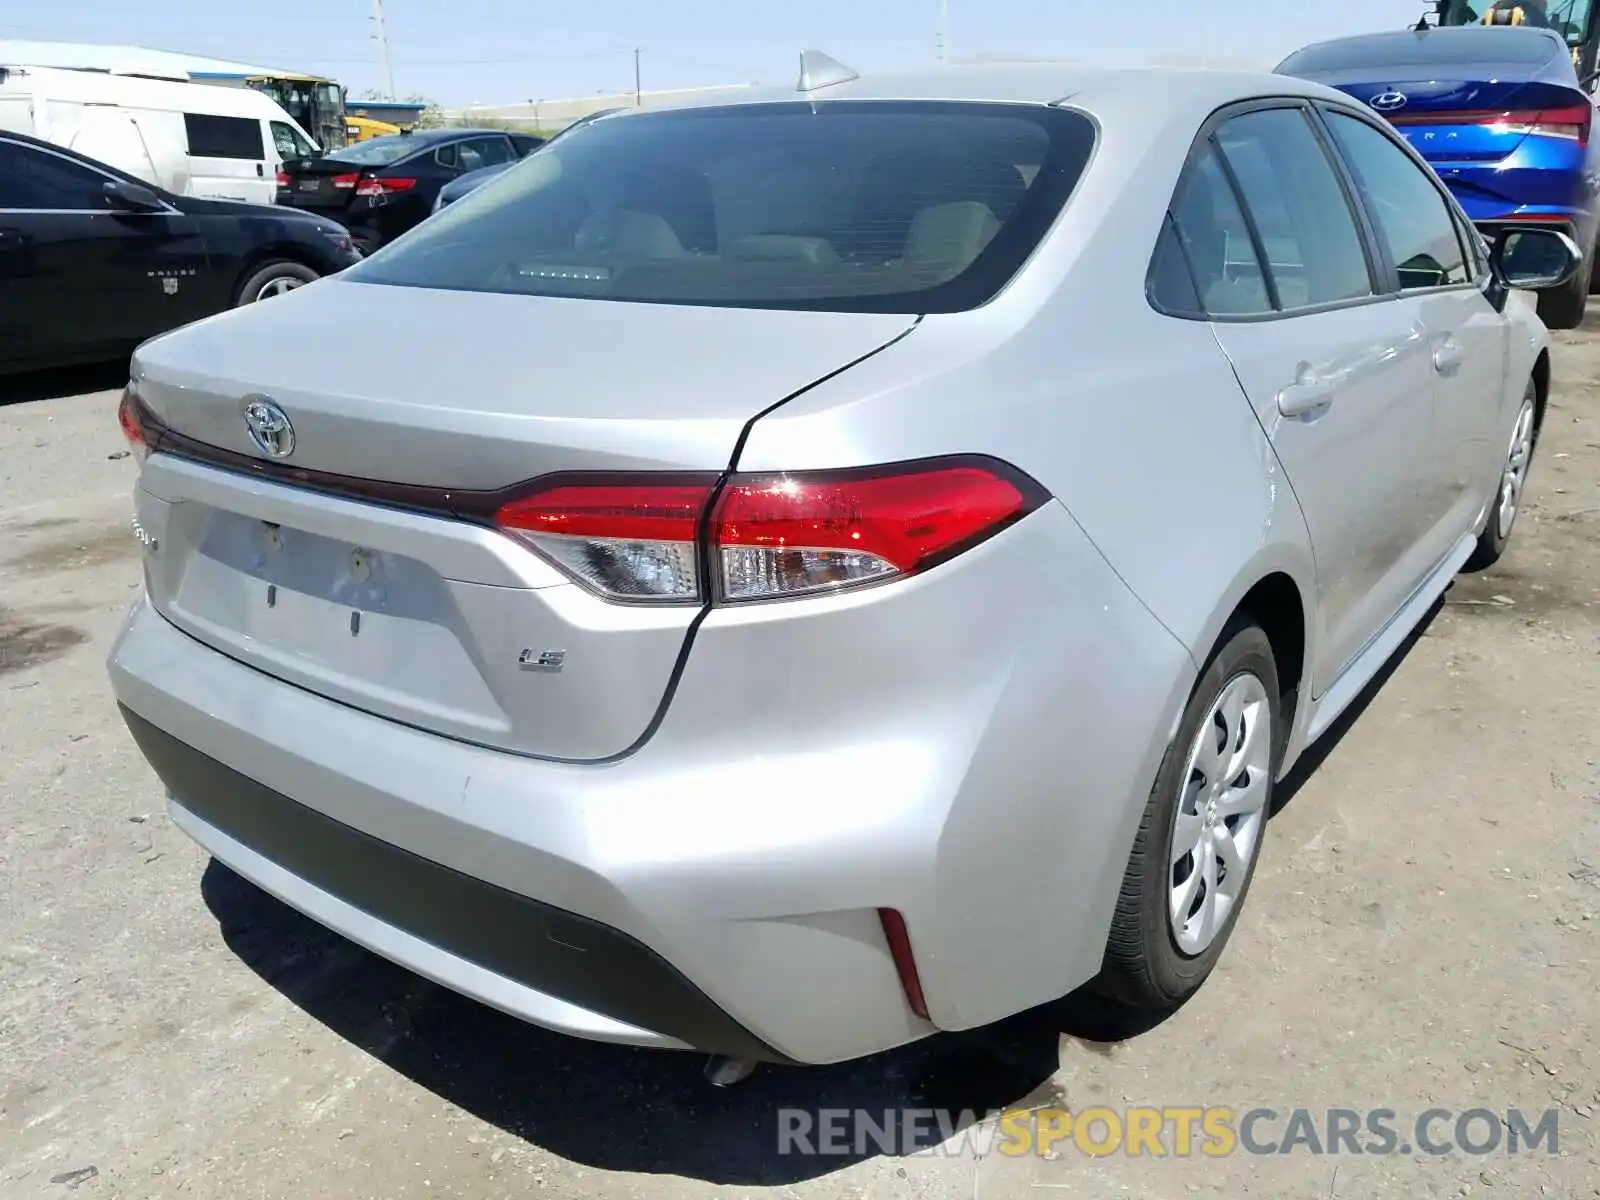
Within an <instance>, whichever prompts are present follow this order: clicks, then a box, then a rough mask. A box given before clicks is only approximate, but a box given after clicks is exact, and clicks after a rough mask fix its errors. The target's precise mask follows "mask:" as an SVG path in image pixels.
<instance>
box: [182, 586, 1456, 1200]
mask: <svg viewBox="0 0 1600 1200" xmlns="http://www.w3.org/2000/svg"><path fill="white" fill-rule="evenodd" d="M1441 608H1442V602H1441V604H1440V605H1436V606H1435V607H1434V609H1433V610H1432V611H1431V612H1430V613H1429V614H1428V616H1427V617H1426V618H1424V620H1423V621H1422V623H1421V624H1420V625H1419V627H1418V629H1417V630H1416V631H1415V632H1414V633H1413V634H1412V636H1411V637H1410V638H1408V640H1407V641H1406V642H1405V643H1404V644H1403V645H1402V646H1401V647H1400V649H1399V650H1398V651H1397V652H1396V653H1395V655H1394V656H1393V658H1392V659H1391V660H1390V661H1389V663H1388V664H1387V665H1386V666H1385V667H1384V669H1383V670H1382V671H1381V672H1379V674H1378V677H1377V678H1376V679H1374V680H1373V681H1372V683H1371V684H1369V685H1368V687H1367V688H1366V689H1365V690H1364V691H1363V692H1362V694H1361V696H1360V697H1359V698H1358V699H1357V701H1356V702H1355V703H1354V704H1353V705H1352V706H1351V708H1350V710H1349V711H1348V712H1347V713H1345V714H1344V716H1342V717H1341V719H1340V720H1339V721H1338V722H1337V723H1336V724H1335V725H1334V727H1333V728H1332V729H1331V730H1330V731H1329V733H1328V735H1327V737H1325V738H1324V739H1323V740H1322V741H1321V742H1320V743H1319V744H1318V746H1317V748H1316V750H1315V751H1314V752H1312V753H1309V754H1308V755H1307V756H1306V757H1305V758H1304V759H1303V760H1302V762H1301V763H1300V764H1298V765H1297V766H1296V768H1295V770H1294V771H1293V772H1292V773H1291V774H1290V776H1289V777H1288V778H1287V779H1286V780H1285V782H1284V784H1283V785H1282V786H1281V787H1280V789H1279V796H1278V800H1277V807H1278V808H1279V809H1281V808H1282V807H1283V806H1284V805H1286V804H1288V803H1289V802H1290V801H1291V800H1293V798H1294V796H1295V795H1296V794H1297V793H1298V791H1299V790H1300V788H1301V787H1302V786H1303V785H1304V783H1305V781H1306V780H1307V779H1308V778H1310V776H1311V775H1312V774H1313V773H1314V772H1315V771H1316V769H1317V768H1318V767H1319V766H1320V765H1321V764H1322V762H1323V761H1324V760H1325V759H1326V758H1327V757H1328V755H1329V754H1330V753H1331V752H1332V751H1333V749H1334V747H1336V746H1337V744H1338V743H1339V741H1340V740H1341V739H1342V738H1343V737H1344V735H1345V734H1346V733H1347V732H1348V731H1349V729H1350V728H1351V727H1352V726H1353V725H1354V724H1355V722H1356V721H1357V720H1358V719H1359V718H1360V715H1361V713H1362V712H1363V711H1364V710H1365V709H1366V707H1367V705H1368V704H1369V703H1371V701H1372V698H1373V697H1374V696H1375V695H1376V694H1377V693H1378V691H1379V690H1381V689H1382V687H1383V685H1384V683H1385V682H1387V680H1388V679H1389V677H1390V676H1391V675H1392V674H1393V673H1394V671H1395V670H1396V669H1398V667H1399V665H1400V663H1401V662H1403V661H1404V660H1405V658H1406V656H1407V655H1408V654H1409V653H1410V651H1411V649H1412V648H1413V647H1414V646H1415V644H1416V642H1417V641H1418V640H1419V639H1420V638H1421V637H1422V636H1423V635H1424V633H1425V632H1426V630H1427V629H1428V627H1429V625H1430V624H1431V623H1432V621H1433V619H1434V618H1435V617H1436V616H1437V614H1438V613H1439V611H1440V609H1441ZM201 890H202V894H203V896H204V898H205V902H206V904H207V906H208V907H209V908H210V910H211V912H212V914H213V915H214V916H215V917H216V919H217V922H218V924H219V926H220V929H221V932H222V936H223V939H224V940H225V942H226V943H227V945H228V947H229V949H230V950H231V951H232V952H233V953H234V954H236V955H237V956H238V957H239V959H240V960H241V961H242V962H244V964H245V965H246V966H248V967H249V968H250V969H251V970H253V971H254V972H256V973H257V974H258V975H259V976H260V977H261V978H262V979H263V980H265V981H266V982H267V983H268V984H269V985H270V986H272V987H273V988H275V989H276V990H277V991H279V992H280V993H281V994H283V995H284V996H286V997H287V998H288V999H289V1000H291V1001H292V1002H293V1003H294V1004H296V1005H297V1006H299V1007H300V1008H301V1009H302V1010H303V1011H305V1012H306V1013H308V1014H309V1015H310V1016H312V1017H313V1018H315V1019H316V1020H317V1021H319V1022H321V1023H322V1024H324V1025H326V1026H327V1027H328V1028H329V1029H331V1030H332V1031H333V1032H334V1033H336V1034H338V1035H339V1036H340V1037H341V1038H344V1039H345V1040H347V1041H349V1042H351V1043H353V1044H354V1045H356V1046H358V1047H360V1048H361V1049H362V1050H364V1051H365V1052H367V1053H368V1054H371V1055H373V1056H375V1057H377V1058H379V1059H381V1060H382V1061H383V1062H384V1063H385V1064H387V1065H388V1066H389V1067H391V1068H392V1069H394V1070H395V1071H398V1072H399V1073H400V1074H402V1075H404V1076H406V1077H407V1078H408V1079H410V1080H412V1081H413V1082H415V1083H417V1084H419V1085H420V1086H422V1087H424V1088H427V1089H428V1090H429V1091H431V1092H433V1093H434V1094H435V1095H437V1096H439V1097H440V1098H442V1099H443V1100H445V1101H447V1102H448V1103H450V1104H453V1105H456V1106H458V1107H460V1108H462V1109H464V1110H466V1111H468V1112H470V1113H472V1114H473V1115H475V1116H477V1117H479V1118H480V1119H482V1120H484V1121H486V1122H489V1123H490V1124H493V1125H495V1126H498V1127H499V1128H500V1129H503V1130H505V1131H506V1132H507V1133H509V1134H512V1135H513V1136H515V1137H518V1138H520V1139H522V1140H524V1141H525V1142H527V1143H529V1144H530V1145H534V1146H538V1147H541V1148H543V1149H545V1150H547V1151H549V1152H551V1153H553V1154H556V1155H559V1156H560V1157H562V1158H564V1159H567V1160H569V1161H572V1162H577V1163H580V1164H583V1165H586V1166H591V1167H595V1168H599V1169H604V1170H611V1171H629V1172H644V1173H659V1174H672V1175H679V1176H686V1177H690V1178H694V1179H699V1180H703V1181H706V1182H711V1183H719V1184H733V1185H743V1186H778V1185H783V1184H788V1183H798V1182H801V1181H804V1180H808V1179H814V1178H817V1177H820V1176H824V1175H827V1174H829V1173H831V1172H834V1171H838V1170H841V1169H843V1168H845V1167H848V1166H851V1165H854V1164H856V1163H858V1162H861V1161H862V1160H864V1159H867V1158H870V1157H874V1156H878V1155H881V1154H882V1153H883V1150H882V1148H881V1147H880V1146H879V1145H878V1144H876V1143H875V1142H873V1141H871V1140H868V1141H866V1142H865V1143H864V1144H860V1145H854V1146H852V1147H851V1149H850V1151H849V1152H848V1153H845V1154H842V1155H828V1156H818V1155H803V1154H795V1153H782V1152H780V1144H781V1139H780V1132H781V1129H782V1128H783V1126H782V1124H781V1122H782V1120H783V1118H782V1116H781V1114H782V1113H783V1111H784V1110H800V1111H803V1112H806V1113H808V1114H810V1115H811V1117H812V1119H813V1120H815V1119H818V1114H819V1112H821V1111H822V1110H865V1112H866V1113H868V1114H871V1115H872V1116H873V1118H874V1119H875V1120H880V1119H882V1117H883V1114H885V1113H886V1112H893V1113H895V1114H903V1113H904V1112H905V1111H906V1110H936V1111H941V1112H944V1113H947V1114H949V1119H950V1120H952V1121H953V1122H954V1124H953V1127H952V1126H949V1125H947V1126H946V1127H945V1128H943V1129H941V1128H939V1127H938V1126H937V1124H935V1123H934V1121H933V1120H929V1121H928V1123H927V1126H926V1127H925V1129H923V1130H920V1131H918V1132H919V1133H920V1134H921V1136H919V1137H916V1138H914V1139H912V1140H911V1141H910V1144H909V1145H907V1143H906V1142H904V1141H903V1142H902V1143H901V1144H900V1145H899V1146H898V1148H897V1150H898V1152H902V1153H903V1152H906V1151H907V1150H913V1151H914V1150H916V1149H923V1148H927V1147H931V1146H934V1145H937V1144H939V1143H941V1142H944V1141H946V1140H948V1137H949V1134H950V1132H951V1131H952V1128H953V1129H954V1131H957V1132H958V1131H959V1130H960V1129H961V1128H963V1127H964V1126H966V1125H970V1124H971V1123H972V1122H973V1121H974V1120H975V1119H982V1118H983V1117H984V1116H985V1115H987V1114H991V1113H994V1112H996V1111H999V1110H1003V1109H1006V1108H1011V1107H1024V1108H1026V1107H1033V1106H1039V1105H1055V1104H1060V1105H1064V1106H1073V1105H1075V1104H1077V1103H1079V1098H1077V1097H1074V1096H1071V1095H1069V1094H1065V1093H1062V1092H1060V1091H1059V1090H1058V1085H1057V1084H1056V1083H1055V1082H1054V1080H1053V1077H1054V1076H1055V1074H1056V1072H1057V1070H1058V1068H1059V1066H1060V1054H1061V1043H1062V1039H1063V1038H1067V1039H1071V1040H1075V1041H1077V1042H1079V1043H1081V1044H1083V1045H1084V1046H1086V1047H1087V1048H1088V1049H1090V1050H1091V1051H1094V1052H1100V1053H1107V1054H1109V1053H1110V1052H1111V1048H1112V1046H1113V1044H1114V1043H1116V1042H1120V1041H1125V1040H1128V1039H1130V1038H1134V1037H1138V1036H1140V1035H1142V1034H1144V1033H1146V1032H1149V1031H1150V1030H1151V1029H1153V1028H1155V1027H1156V1025H1158V1024H1160V1023H1161V1020H1162V1018H1160V1017H1157V1016H1154V1015H1152V1014H1146V1013H1139V1012H1135V1011H1133V1010H1130V1009H1126V1008H1123V1007H1121V1006H1118V1005H1114V1004H1112V1003H1110V1002H1108V1001H1105V1000H1103V999H1100V998H1099V997H1097V996H1094V995H1092V994H1091V993H1089V992H1087V991H1081V992H1078V993H1074V994H1073V995H1071V996H1068V997H1067V998H1065V999H1064V1000H1061V1001H1058V1002H1056V1003H1054V1004H1050V1005H1046V1006H1044V1007H1042V1008H1039V1009H1035V1010H1033V1011H1031V1012H1027V1013H1023V1014H1021V1015H1019V1016H1016V1017H1013V1018H1011V1019H1009V1020H1006V1021H1003V1022H1000V1023H999V1024H997V1025H993V1026H990V1027H988V1028H985V1029H981V1030H975V1031H972V1032H968V1033H960V1034H941V1035H938V1036H936V1037H932V1038H928V1039H926V1040H925V1041H922V1042H918V1043H916V1044H914V1045H911V1046H908V1047H903V1048H901V1049H899V1050H894V1051H890V1052H888V1053H885V1054H878V1055H874V1056H872V1057H870V1058H866V1059H860V1060H857V1061H855V1062H851V1063H846V1064H842V1065H839V1066H833V1067H791V1068H784V1067H762V1068H761V1069H760V1070H759V1071H757V1073H756V1074H755V1075H754V1076H752V1077H751V1078H750V1079H748V1080H746V1081H745V1082H744V1083H741V1084H739V1085H737V1086H736V1087H733V1088H728V1089H717V1088H713V1087H712V1086H711V1085H710V1084H709V1083H707V1082H705V1081H704V1079H703V1078H702V1075H701V1071H702V1067H703V1065H704V1063H705V1058H704V1056H702V1055H698V1054H686V1053H675V1052H670V1051H649V1050H635V1049H630V1048H626V1047H619V1046H606V1045H600V1044H596V1043H591V1042H584V1041H580V1040H577V1039H575V1038H569V1037H564V1036H561V1035H558V1034H553V1033H549V1032H546V1031H544V1030H541V1029H538V1028H535V1027H533V1026H530V1025H527V1024H524V1023H523V1022H521V1021H518V1020H516V1019H514V1018H512V1017H508V1016H506V1015H504V1014H502V1013H500V1012H497V1011H495V1010H492V1009H489V1008H486V1007H484V1006H483V1005H480V1004H478V1003H476V1002H475V1001H472V1000H468V999H466V998H465V997H463V996H460V995H457V994H456V993H454V992H451V991H449V990H448V989H445V988H442V987H438V986H436V985H434V984H432V983H429V982H428V981H426V980H424V979H421V978H420V977H418V976H416V975H414V974H412V973H411V972H409V971H406V970H405V969H403V968H401V967H398V966H395V965H394V964H392V963H390V962H388V961H387V960H386V959H383V958H381V957H379V956H377V955H375V954H371V953H369V952H367V951H366V950H364V949H362V948H361V947H359V946H356V945H355V944H354V943H352V942H349V941H346V940H345V939H344V938H342V937H339V936H338V935H336V934H333V933H330V932H329V931H328V930H326V929H324V928H323V927H322V926H320V925H318V924H316V923H315V922H314V921H311V920H309V919H308V918H306V917H303V916H301V915H300V914H299V913H297V912H295V911H294V910H292V909H290V908H288V907H287V906H286V905H284V904H282V903H280V902H279V901H277V900H276V899H274V898H273V897H271V896H269V895H268V894H267V893H265V892H263V891H261V890H260V889H258V888H256V887H255V886H254V885H253V884H251V883H249V882H247V881H246V880H244V879H242V878H241V877H239V876H238V875H235V874H234V873H233V872H232V871H230V870H229V869H228V868H226V867H224V866H222V865H221V864H220V863H217V862H215V861H213V862H212V863H211V864H210V865H209V866H208V867H207V869H206V871H205V875H204V877H203V879H202V882H201ZM817 1003H819V1004H826V1003H828V998H827V997H825V996H819V997H818V998H817ZM896 1119H897V1120H901V1121H903V1118H902V1117H899V1116H898V1115H897V1118H896ZM900 1129H901V1131H902V1133H903V1132H905V1130H906V1127H905V1125H904V1124H903V1123H902V1124H901V1125H900Z"/></svg>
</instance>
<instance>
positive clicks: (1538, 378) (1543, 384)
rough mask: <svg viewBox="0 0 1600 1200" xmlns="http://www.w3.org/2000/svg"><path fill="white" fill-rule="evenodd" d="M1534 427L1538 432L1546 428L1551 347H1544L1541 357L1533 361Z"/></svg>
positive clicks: (1540, 352)
mask: <svg viewBox="0 0 1600 1200" xmlns="http://www.w3.org/2000/svg"><path fill="white" fill-rule="evenodd" d="M1533 390H1534V401H1533V427H1534V430H1535V431H1536V432H1537V431H1538V430H1540V429H1543V428H1544V411H1545V406H1546V404H1548V403H1549V400H1550V347H1548V346H1544V347H1541V348H1540V350H1539V356H1538V357H1537V358H1535V359H1534V360H1533Z"/></svg>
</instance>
